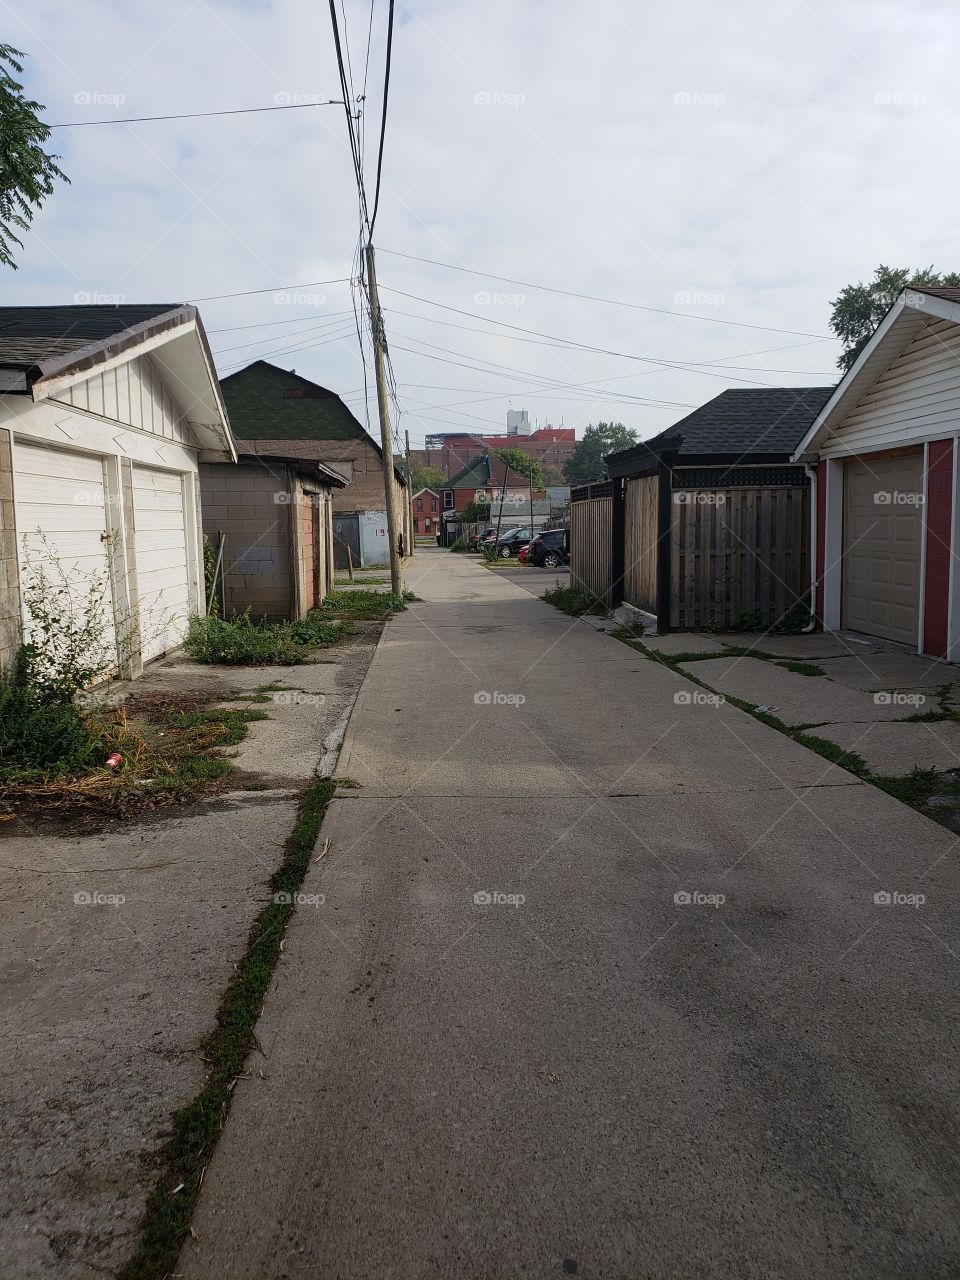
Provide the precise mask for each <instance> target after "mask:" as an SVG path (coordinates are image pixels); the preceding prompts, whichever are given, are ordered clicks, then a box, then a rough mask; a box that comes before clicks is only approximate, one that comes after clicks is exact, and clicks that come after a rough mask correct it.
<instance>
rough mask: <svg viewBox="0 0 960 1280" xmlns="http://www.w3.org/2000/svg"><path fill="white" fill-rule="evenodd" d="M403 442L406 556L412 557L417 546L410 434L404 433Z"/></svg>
mask: <svg viewBox="0 0 960 1280" xmlns="http://www.w3.org/2000/svg"><path fill="white" fill-rule="evenodd" d="M403 441H404V444H405V445H406V447H407V457H406V463H407V465H406V475H407V528H408V530H409V531H410V548H409V550H408V551H407V555H409V556H412V555H413V553H414V550H415V548H416V545H417V530H416V526H415V525H414V523H413V485H412V483H411V481H410V432H409V431H404V433H403Z"/></svg>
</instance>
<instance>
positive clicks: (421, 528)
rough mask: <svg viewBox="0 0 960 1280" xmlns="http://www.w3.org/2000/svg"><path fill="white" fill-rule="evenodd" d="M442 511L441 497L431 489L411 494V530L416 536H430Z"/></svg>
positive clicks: (434, 532)
mask: <svg viewBox="0 0 960 1280" xmlns="http://www.w3.org/2000/svg"><path fill="white" fill-rule="evenodd" d="M442 513H443V499H442V498H441V497H440V494H439V493H435V492H434V491H433V489H421V490H419V492H418V493H415V494H414V495H413V532H414V535H415V536H416V537H418V538H432V537H434V536H435V535H436V532H437V525H438V524H439V523H440V519H441V516H442Z"/></svg>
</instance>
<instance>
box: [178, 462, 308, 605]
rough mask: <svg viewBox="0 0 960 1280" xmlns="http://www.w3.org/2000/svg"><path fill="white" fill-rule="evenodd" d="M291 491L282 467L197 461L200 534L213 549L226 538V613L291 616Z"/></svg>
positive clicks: (284, 468) (285, 472) (285, 471)
mask: <svg viewBox="0 0 960 1280" xmlns="http://www.w3.org/2000/svg"><path fill="white" fill-rule="evenodd" d="M291 496H292V495H291V491H290V483H289V479H288V476H287V468H286V467H278V466H277V465H276V464H270V466H269V467H268V466H267V465H265V464H264V463H260V462H258V463H243V462H241V463H238V464H237V465H236V466H234V465H233V464H232V463H201V465H200V507H201V511H202V513H203V532H204V534H205V536H206V537H208V538H209V539H210V541H211V543H212V544H213V545H214V547H216V545H217V540H218V536H219V531H220V530H221V529H222V530H223V531H224V534H225V535H226V549H225V553H224V570H225V573H224V581H225V597H226V610H227V613H228V614H230V613H234V612H239V611H241V610H243V609H247V608H249V609H250V610H251V611H252V612H253V614H254V615H255V616H264V615H265V616H266V617H269V618H275V619H279V618H289V617H291V616H292V615H293V607H294V603H293V590H292V587H293V582H292V566H291V557H290V519H291V514H290V513H291V506H292V503H291Z"/></svg>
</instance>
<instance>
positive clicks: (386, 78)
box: [370, 0, 394, 240]
mask: <svg viewBox="0 0 960 1280" xmlns="http://www.w3.org/2000/svg"><path fill="white" fill-rule="evenodd" d="M393 6H394V0H390V8H389V12H388V16H387V56H386V61H385V65H384V72H383V109H382V111H381V114H380V146H379V148H378V150H377V180H376V184H375V186H374V190H373V213H372V215H371V217H370V238H371V240H372V239H373V224H374V223H375V222H376V220H377V209H378V208H379V207H380V178H381V176H382V174H383V139H384V135H385V133H386V131H387V99H388V98H389V96H390V67H391V64H392V62H393Z"/></svg>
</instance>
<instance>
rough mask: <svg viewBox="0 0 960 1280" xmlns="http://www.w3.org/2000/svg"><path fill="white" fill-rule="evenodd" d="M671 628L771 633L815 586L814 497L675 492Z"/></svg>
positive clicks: (766, 491)
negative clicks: (810, 544) (810, 537)
mask: <svg viewBox="0 0 960 1280" xmlns="http://www.w3.org/2000/svg"><path fill="white" fill-rule="evenodd" d="M672 497H673V504H672V524H671V592H670V596H671V607H670V625H671V626H672V627H704V626H708V625H714V626H720V627H751V626H763V627H771V626H776V625H777V624H779V623H781V622H782V621H783V619H784V617H785V616H786V615H787V614H788V613H789V611H790V609H791V608H792V607H793V606H794V605H795V604H796V603H797V601H798V600H802V599H803V598H804V596H805V594H806V593H807V592H808V590H809V587H810V570H809V563H808V549H807V528H808V523H807V522H808V519H809V504H810V490H809V489H808V488H800V487H789V488H786V487H777V488H774V487H769V488H761V487H750V488H742V489H733V488H731V489H686V490H682V489H681V490H674V492H673V495H672Z"/></svg>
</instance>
